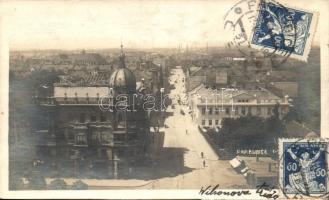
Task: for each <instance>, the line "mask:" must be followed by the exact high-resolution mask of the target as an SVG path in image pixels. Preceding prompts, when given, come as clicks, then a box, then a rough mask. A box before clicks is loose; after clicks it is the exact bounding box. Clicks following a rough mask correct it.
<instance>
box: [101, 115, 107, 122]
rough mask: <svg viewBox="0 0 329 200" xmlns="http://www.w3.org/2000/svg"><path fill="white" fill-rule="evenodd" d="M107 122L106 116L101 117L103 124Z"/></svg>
mask: <svg viewBox="0 0 329 200" xmlns="http://www.w3.org/2000/svg"><path fill="white" fill-rule="evenodd" d="M105 121H106V116H105V115H104V114H102V115H101V122H105Z"/></svg>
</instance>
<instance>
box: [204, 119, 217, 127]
mask: <svg viewBox="0 0 329 200" xmlns="http://www.w3.org/2000/svg"><path fill="white" fill-rule="evenodd" d="M207 121H208V125H209V126H212V125H213V123H212V122H213V121H214V123H215V125H216V126H218V125H220V124H219V120H218V119H215V120H212V119H209V120H207ZM201 125H202V126H205V125H206V120H204V119H203V120H202V121H201Z"/></svg>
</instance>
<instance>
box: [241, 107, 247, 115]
mask: <svg viewBox="0 0 329 200" xmlns="http://www.w3.org/2000/svg"><path fill="white" fill-rule="evenodd" d="M241 114H242V115H245V114H246V107H244V106H242V107H241Z"/></svg>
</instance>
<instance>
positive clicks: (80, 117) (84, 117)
mask: <svg viewBox="0 0 329 200" xmlns="http://www.w3.org/2000/svg"><path fill="white" fill-rule="evenodd" d="M85 121H86V115H85V113H80V116H79V122H80V123H84V122H85Z"/></svg>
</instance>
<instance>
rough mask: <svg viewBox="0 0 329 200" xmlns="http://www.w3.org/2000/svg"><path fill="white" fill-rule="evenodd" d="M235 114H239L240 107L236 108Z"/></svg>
mask: <svg viewBox="0 0 329 200" xmlns="http://www.w3.org/2000/svg"><path fill="white" fill-rule="evenodd" d="M235 114H236V115H238V114H239V107H236V108H235Z"/></svg>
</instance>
